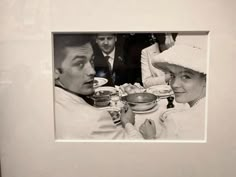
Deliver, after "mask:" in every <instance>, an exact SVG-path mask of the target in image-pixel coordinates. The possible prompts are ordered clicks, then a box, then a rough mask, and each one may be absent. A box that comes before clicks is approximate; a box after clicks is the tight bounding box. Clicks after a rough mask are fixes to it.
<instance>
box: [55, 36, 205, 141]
mask: <svg viewBox="0 0 236 177" xmlns="http://www.w3.org/2000/svg"><path fill="white" fill-rule="evenodd" d="M52 35H53V36H52V38H53V49H54V50H53V52H54V53H53V57H54V85H55V88H54V101H55V136H56V139H57V140H130V141H132V140H152V141H186V142H188V141H189V142H192V141H202V142H204V141H206V130H207V129H206V128H207V127H206V121H207V118H206V114H205V110H206V102H207V99H206V96H207V47H208V46H207V41H208V32H185V33H183V32H182V33H181V32H142V33H141V32H139V33H137V32H136V33H135V32H132V33H131V32H129V33H128V32H127V33H114V32H98V33H70V32H63V33H59V32H55V33H52Z"/></svg>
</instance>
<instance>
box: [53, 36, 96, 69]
mask: <svg viewBox="0 0 236 177" xmlns="http://www.w3.org/2000/svg"><path fill="white" fill-rule="evenodd" d="M92 36H93V35H92V34H59V33H58V34H54V35H53V46H54V67H55V68H58V69H59V68H60V67H61V63H62V62H63V60H64V59H65V55H66V53H65V48H66V47H80V46H82V45H85V44H87V43H91V40H92Z"/></svg>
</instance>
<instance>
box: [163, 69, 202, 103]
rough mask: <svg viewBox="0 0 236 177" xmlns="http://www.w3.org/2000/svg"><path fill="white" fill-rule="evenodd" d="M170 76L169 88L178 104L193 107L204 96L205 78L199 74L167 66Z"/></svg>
mask: <svg viewBox="0 0 236 177" xmlns="http://www.w3.org/2000/svg"><path fill="white" fill-rule="evenodd" d="M167 67H168V69H169V71H170V74H171V80H170V86H171V87H172V89H173V91H174V94H175V100H176V102H178V103H189V105H190V106H191V105H193V104H194V103H195V102H196V101H198V100H199V99H200V98H202V97H204V96H205V92H206V78H205V77H203V76H202V75H201V74H200V73H198V72H195V71H193V70H190V69H186V68H183V67H180V66H176V65H169V66H167Z"/></svg>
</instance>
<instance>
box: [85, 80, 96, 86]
mask: <svg viewBox="0 0 236 177" xmlns="http://www.w3.org/2000/svg"><path fill="white" fill-rule="evenodd" d="M93 83H94V80H90V81H87V82H85V83H84V84H85V85H92V86H93Z"/></svg>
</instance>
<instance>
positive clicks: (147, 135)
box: [139, 119, 156, 139]
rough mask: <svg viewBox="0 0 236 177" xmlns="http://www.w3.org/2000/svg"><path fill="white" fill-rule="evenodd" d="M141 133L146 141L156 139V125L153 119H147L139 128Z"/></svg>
mask: <svg viewBox="0 0 236 177" xmlns="http://www.w3.org/2000/svg"><path fill="white" fill-rule="evenodd" d="M139 131H140V133H141V134H142V135H143V137H144V139H155V138H156V125H155V122H154V121H153V120H151V119H146V120H145V121H144V123H142V125H141V126H140V127H139Z"/></svg>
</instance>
